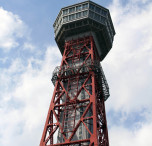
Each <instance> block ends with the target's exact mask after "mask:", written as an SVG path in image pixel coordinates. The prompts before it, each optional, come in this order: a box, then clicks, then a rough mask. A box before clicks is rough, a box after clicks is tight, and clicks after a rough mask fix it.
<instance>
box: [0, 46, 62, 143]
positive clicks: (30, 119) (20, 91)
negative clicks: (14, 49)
mask: <svg viewBox="0 0 152 146" xmlns="http://www.w3.org/2000/svg"><path fill="white" fill-rule="evenodd" d="M59 59H61V55H60V53H59V50H58V48H56V47H48V48H47V50H46V52H45V56H44V60H39V59H35V58H31V59H29V61H28V65H27V66H23V64H22V62H20V60H19V59H16V60H14V61H13V63H12V65H11V66H10V67H9V68H8V69H6V70H3V72H1V75H0V77H1V78H2V77H3V81H5V80H6V82H5V84H6V85H5V90H3V93H2V94H1V103H0V117H1V119H3V120H0V125H1V126H0V145H2V146H7V145H10V144H12V143H15V145H16V146H20V145H22V146H27V145H31V146H32V145H38V144H39V142H40V139H41V135H42V131H43V126H44V123H45V118H46V115H47V112H48V107H49V104H50V101H51V96H52V92H53V89H54V87H53V84H52V83H51V76H52V72H53V70H54V68H55V66H57V65H59V64H60V61H61V60H59ZM6 72H7V74H6ZM18 72H20V74H18V75H17V76H16V75H14V73H18ZM14 76H15V77H14ZM12 78H14V88H13V90H10V86H11V85H12V80H13V79H12ZM7 86H8V87H9V88H7ZM6 98H7V99H6ZM8 137H9V138H8ZM25 137H27V138H28V140H27V139H26V138H25ZM6 139H8V140H6Z"/></svg>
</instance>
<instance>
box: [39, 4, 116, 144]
mask: <svg viewBox="0 0 152 146" xmlns="http://www.w3.org/2000/svg"><path fill="white" fill-rule="evenodd" d="M54 29H55V40H56V42H57V45H58V47H59V49H60V52H61V54H62V55H63V57H62V62H61V65H60V66H59V67H56V68H55V70H54V72H53V76H52V82H53V84H54V85H55V89H54V93H53V97H52V100H51V104H50V108H49V111H48V115H47V119H46V123H45V126H44V131H43V135H42V139H41V142H40V146H62V145H65V146H68V145H70V146H109V140H108V130H107V121H106V112H105V104H104V102H105V100H107V98H108V97H109V87H108V84H107V81H106V78H105V75H104V73H103V70H102V67H101V65H100V61H102V60H103V59H104V58H105V56H106V55H107V53H108V52H109V51H110V49H111V48H112V43H113V38H114V35H115V30H114V27H113V23H112V20H111V17H110V13H109V10H108V9H106V8H104V7H102V6H100V5H98V4H96V3H94V2H92V1H85V2H82V3H78V4H75V5H72V6H68V7H65V8H62V9H61V11H60V13H59V15H58V17H57V19H56V21H55V23H54Z"/></svg>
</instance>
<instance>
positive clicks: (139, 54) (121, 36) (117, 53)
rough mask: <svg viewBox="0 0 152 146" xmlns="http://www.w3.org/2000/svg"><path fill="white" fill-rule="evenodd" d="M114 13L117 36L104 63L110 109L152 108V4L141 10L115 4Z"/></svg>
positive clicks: (140, 8)
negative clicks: (109, 91) (108, 87)
mask: <svg viewBox="0 0 152 146" xmlns="http://www.w3.org/2000/svg"><path fill="white" fill-rule="evenodd" d="M133 8H134V9H133ZM110 10H111V15H112V18H113V22H114V26H115V29H116V36H115V39H114V46H113V48H112V50H111V52H110V53H109V54H108V56H107V58H106V59H105V60H104V61H103V69H104V70H105V72H106V75H107V78H109V80H108V81H109V85H110V87H111V88H110V89H111V97H110V99H109V101H108V102H109V104H108V106H107V107H108V108H113V109H115V110H120V109H121V110H123V109H124V111H132V110H139V109H140V108H151V107H152V100H151V94H150V91H151V90H152V87H151V83H152V79H151V74H152V69H151V60H152V58H151V55H152V49H151V48H152V43H151V42H152V29H151V26H152V21H151V16H152V3H150V4H148V5H144V6H143V7H140V6H139V4H137V3H136V4H134V5H132V3H131V2H130V3H127V4H126V5H125V6H124V5H121V3H120V1H115V2H114V3H113V4H112V5H111V6H110Z"/></svg>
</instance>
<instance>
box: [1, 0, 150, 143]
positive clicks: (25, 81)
mask: <svg viewBox="0 0 152 146" xmlns="http://www.w3.org/2000/svg"><path fill="white" fill-rule="evenodd" d="M81 1H82V0H64V1H63V0H45V1H42V0H22V1H21V0H0V146H8V145H12V146H21V145H22V146H38V145H39V142H40V139H41V136H42V132H43V128H44V124H45V120H46V115H47V112H48V108H49V104H50V101H51V98H52V94H53V90H54V86H53V84H52V82H51V76H52V72H53V70H54V68H55V67H56V66H59V65H60V62H61V59H62V56H61V54H60V52H59V49H58V48H57V45H56V43H55V41H54V32H53V23H54V21H55V18H56V16H57V14H58V12H59V10H60V9H61V8H62V7H64V6H67V5H71V4H75V3H77V2H81ZM93 1H94V2H96V3H98V4H100V5H102V6H104V7H106V8H108V9H109V10H110V13H111V17H112V20H113V23H114V27H115V31H116V35H115V38H114V43H113V48H112V49H111V51H110V52H109V54H108V55H107V57H106V58H105V59H104V60H103V61H102V62H101V64H102V67H103V70H104V72H105V75H106V78H107V81H108V84H109V87H110V95H111V96H110V97H109V99H108V100H107V101H106V103H105V104H106V113H107V122H108V132H109V141H110V146H152V138H151V137H152V132H151V131H152V77H151V75H152V29H151V28H152V1H151V0H109V1H107V0H93Z"/></svg>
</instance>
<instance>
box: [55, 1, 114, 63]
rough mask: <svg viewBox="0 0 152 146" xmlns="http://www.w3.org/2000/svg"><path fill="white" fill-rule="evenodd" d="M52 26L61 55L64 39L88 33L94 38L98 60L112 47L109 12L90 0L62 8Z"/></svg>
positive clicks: (111, 27)
mask: <svg viewBox="0 0 152 146" xmlns="http://www.w3.org/2000/svg"><path fill="white" fill-rule="evenodd" d="M53 27H54V33H55V40H56V43H57V45H58V47H59V49H60V52H61V54H62V55H63V52H64V45H65V42H66V41H69V40H73V39H76V38H82V37H86V36H90V35H92V36H93V38H94V41H95V44H96V47H97V51H98V54H99V56H100V61H102V60H103V59H104V58H105V56H106V55H107V54H108V52H109V51H110V49H111V48H112V44H113V39H114V35H115V30H114V26H113V23H112V20H111V16H110V12H109V10H108V9H106V8H104V7H102V6H100V5H98V4H96V3H94V2H92V1H85V2H81V3H78V4H75V5H71V6H68V7H65V8H62V9H61V10H60V12H59V14H58V16H57V18H56V20H55V23H54V25H53Z"/></svg>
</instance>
